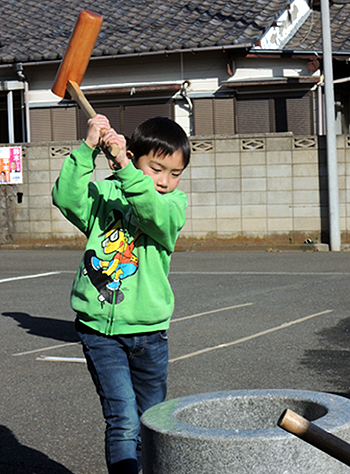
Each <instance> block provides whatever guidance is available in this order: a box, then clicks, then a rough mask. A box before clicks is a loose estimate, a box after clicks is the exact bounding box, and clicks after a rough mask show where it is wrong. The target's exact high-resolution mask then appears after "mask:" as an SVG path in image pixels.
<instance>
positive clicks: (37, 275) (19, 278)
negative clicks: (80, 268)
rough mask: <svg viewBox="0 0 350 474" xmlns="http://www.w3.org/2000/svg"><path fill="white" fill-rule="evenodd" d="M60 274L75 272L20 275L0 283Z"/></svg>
mask: <svg viewBox="0 0 350 474" xmlns="http://www.w3.org/2000/svg"><path fill="white" fill-rule="evenodd" d="M60 273H75V272H71V271H69V270H67V271H58V272H48V273H37V274H35V275H22V276H18V277H12V278H4V279H3V280H0V283H6V282H8V281H16V280H27V279H29V278H40V277H45V276H51V275H59V274H60Z"/></svg>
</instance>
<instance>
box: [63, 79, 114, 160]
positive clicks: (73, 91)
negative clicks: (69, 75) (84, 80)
mask: <svg viewBox="0 0 350 474" xmlns="http://www.w3.org/2000/svg"><path fill="white" fill-rule="evenodd" d="M66 88H67V91H68V92H69V94H70V96H71V97H72V99H73V100H74V101H75V102H76V103H77V104H78V105H79V107H80V108H81V110H82V111H83V112H84V114H85V115H86V116H87V117H88V118H94V117H95V116H96V115H97V114H96V112H95V110H94V109H93V107H92V106H91V104H90V102H89V101H88V100H87V98H86V97H85V95H84V93H83V91H82V90H81V89H80V87H79V86H78V84H77V83H76V82H74V81H68V82H67V86H66ZM102 135H103V133H102ZM107 151H108V154H107V158H109V159H111V160H112V161H113V163H114V164H115V165H117V166H118V164H117V163H116V161H115V160H114V159H113V158H114V157H116V156H117V155H118V153H119V152H120V149H119V147H118V145H115V144H113V145H110V146H109V147H108V148H107ZM109 155H110V156H109Z"/></svg>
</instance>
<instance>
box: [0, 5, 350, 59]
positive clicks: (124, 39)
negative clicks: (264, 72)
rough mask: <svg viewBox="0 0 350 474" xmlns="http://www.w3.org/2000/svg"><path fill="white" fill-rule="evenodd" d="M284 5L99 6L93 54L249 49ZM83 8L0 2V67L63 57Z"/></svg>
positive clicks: (78, 6) (95, 8)
mask: <svg viewBox="0 0 350 474" xmlns="http://www.w3.org/2000/svg"><path fill="white" fill-rule="evenodd" d="M289 1H290V0H245V1H244V2H242V1H238V0H229V1H226V0H190V1H188V0H178V1H175V0H151V1H144V0H124V1H123V3H119V2H118V3H117V2H115V0H105V1H101V2H99V3H96V4H93V7H91V9H93V10H94V11H95V12H96V13H99V14H101V15H102V16H103V17H104V22H103V24H102V27H101V32H100V34H99V37H98V39H97V41H96V45H95V48H94V51H93V53H92V55H93V56H101V55H107V54H113V55H114V54H116V55H123V54H138V53H143V52H152V51H153V52H162V51H167V50H168V51H172V50H174V49H176V50H177V49H187V48H189V49H191V48H193V49H196V48H202V47H215V46H226V47H228V46H230V45H238V46H239V45H240V44H241V45H242V46H246V44H247V43H248V44H251V45H253V44H255V43H256V42H257V40H258V39H259V38H261V36H262V35H263V34H264V32H265V31H266V29H267V28H268V27H269V26H270V24H271V22H272V21H273V20H275V19H277V18H278V17H279V15H280V14H281V13H282V12H283V11H284V9H285V8H286V6H287V5H288V4H289ZM84 8H86V1H82V0H75V1H74V2H72V1H71V0H41V1H40V2H38V1H37V0H35V1H34V0H2V2H1V3H0V15H1V18H6V21H4V22H3V24H2V26H1V30H0V44H1V45H2V46H1V47H0V63H9V62H10V63H11V62H13V61H15V60H20V61H22V62H27V61H29V62H30V61H41V60H43V61H44V60H45V61H47V60H53V59H57V58H60V57H62V56H63V55H64V53H65V50H66V48H67V45H68V42H69V38H70V36H71V34H72V31H73V28H74V25H75V22H76V20H77V18H78V15H79V13H80V12H81V11H82V10H83V9H84ZM106 11H108V19H107V16H106ZM341 21H343V20H341Z"/></svg>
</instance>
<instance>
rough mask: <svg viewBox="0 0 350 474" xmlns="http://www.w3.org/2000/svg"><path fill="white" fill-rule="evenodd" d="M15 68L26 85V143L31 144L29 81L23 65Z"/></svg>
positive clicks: (16, 64) (17, 64)
mask: <svg viewBox="0 0 350 474" xmlns="http://www.w3.org/2000/svg"><path fill="white" fill-rule="evenodd" d="M13 67H14V70H15V71H16V73H17V76H18V77H19V79H20V80H21V81H23V83H24V109H25V113H24V117H25V124H26V127H25V129H26V136H25V139H26V142H27V143H29V142H30V119H29V99H28V93H29V85H28V80H27V77H26V75H25V74H24V72H23V65H22V63H15V64H14V66H13Z"/></svg>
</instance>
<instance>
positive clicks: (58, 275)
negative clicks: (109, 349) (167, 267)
mask: <svg viewBox="0 0 350 474" xmlns="http://www.w3.org/2000/svg"><path fill="white" fill-rule="evenodd" d="M81 256H82V251H81V250H74V251H73V250H72V251H69V250H9V249H5V248H2V249H1V250H0V298H1V299H0V310H1V311H0V338H1V358H0V374H1V383H0V399H1V402H0V473H1V474H41V473H53V474H56V473H59V474H104V473H106V472H107V471H106V468H105V461H104V421H103V418H102V414H101V408H100V404H99V400H98V397H97V395H96V393H95V389H94V387H93V385H92V382H91V380H90V376H89V374H88V372H87V368H86V364H85V363H84V362H83V360H82V358H83V356H82V351H81V346H80V345H79V344H78V343H77V338H76V335H75V332H74V326H73V321H74V313H73V311H72V310H71V308H70V305H69V294H70V289H71V285H72V281H73V278H74V273H75V270H76V268H77V267H78V264H79V261H80V258H81ZM349 277H350V252H339V253H333V252H327V253H326V252H325V253H323V252H322V253H321V252H295V251H294V252H266V251H265V252H264V251H260V252H256V251H255V252H254V251H242V252H240V251H235V252H229V251H225V252H210V251H209V252H176V253H175V254H174V255H173V259H172V266H171V273H170V281H171V284H172V287H173V290H174V293H175V298H176V306H175V313H174V317H173V319H172V323H171V325H170V329H169V337H170V339H169V341H170V342H169V347H170V362H169V370H168V374H169V379H168V399H171V398H176V397H181V396H186V395H193V394H195V393H204V392H216V391H223V390H236V389H247V390H249V389H266V388H267V389H273V388H281V389H283V388H288V389H298V390H316V391H323V392H332V393H337V394H340V395H342V396H346V397H350V358H349V355H350V352H349V330H350V314H349V311H350V308H349V299H350V296H349Z"/></svg>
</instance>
